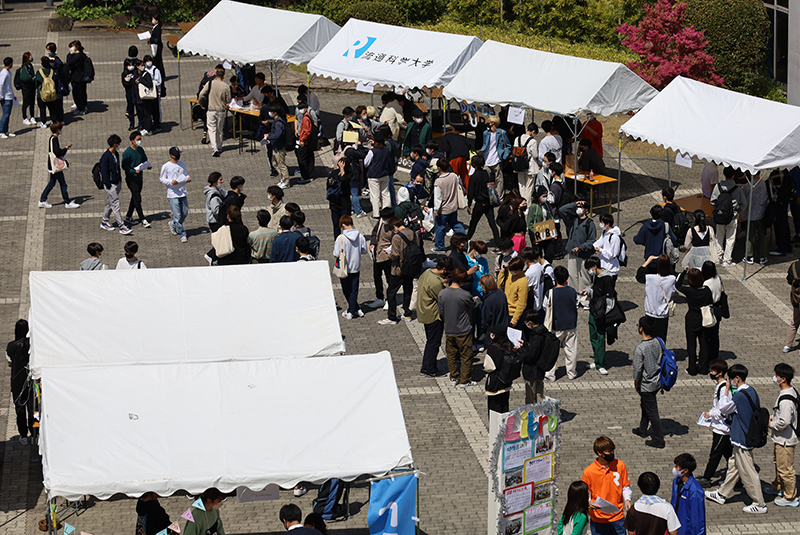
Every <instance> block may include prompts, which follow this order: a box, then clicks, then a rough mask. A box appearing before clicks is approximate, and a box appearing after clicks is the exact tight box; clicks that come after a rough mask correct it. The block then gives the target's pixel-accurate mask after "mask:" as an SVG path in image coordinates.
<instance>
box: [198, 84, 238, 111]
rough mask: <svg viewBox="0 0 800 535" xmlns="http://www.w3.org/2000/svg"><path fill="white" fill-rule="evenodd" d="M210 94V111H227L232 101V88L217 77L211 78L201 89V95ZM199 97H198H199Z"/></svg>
mask: <svg viewBox="0 0 800 535" xmlns="http://www.w3.org/2000/svg"><path fill="white" fill-rule="evenodd" d="M206 95H208V111H225V110H227V109H228V104H230V102H231V88H230V86H228V84H226V83H225V82H221V81H219V80H217V79H216V78H215V79H213V80H211V81H210V82H209V83H207V84H206V85H205V87H204V88H203V90H202V91H200V95H199V97H205V96H206ZM199 97H198V98H199Z"/></svg>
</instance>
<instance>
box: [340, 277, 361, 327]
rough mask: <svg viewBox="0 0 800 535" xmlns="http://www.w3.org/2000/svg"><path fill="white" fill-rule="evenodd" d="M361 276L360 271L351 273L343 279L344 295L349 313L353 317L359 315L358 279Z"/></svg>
mask: <svg viewBox="0 0 800 535" xmlns="http://www.w3.org/2000/svg"><path fill="white" fill-rule="evenodd" d="M359 276H360V274H359V273H358V271H356V272H355V273H350V274H349V275H347V277H345V278H343V279H342V293H344V298H345V299H347V311H348V312H349V313H350V314H352V315H353V317H355V316H357V315H358V310H359V307H358V279H359Z"/></svg>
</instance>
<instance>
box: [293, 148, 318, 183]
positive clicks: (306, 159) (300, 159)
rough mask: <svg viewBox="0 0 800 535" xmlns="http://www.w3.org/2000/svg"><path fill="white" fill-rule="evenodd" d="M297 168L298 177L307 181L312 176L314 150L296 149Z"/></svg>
mask: <svg viewBox="0 0 800 535" xmlns="http://www.w3.org/2000/svg"><path fill="white" fill-rule="evenodd" d="M295 155H296V156H297V166H298V167H299V168H300V176H301V177H302V178H303V180H308V179H310V178H311V177H312V176H313V175H314V148H313V147H310V146H305V147H297V149H296V150H295Z"/></svg>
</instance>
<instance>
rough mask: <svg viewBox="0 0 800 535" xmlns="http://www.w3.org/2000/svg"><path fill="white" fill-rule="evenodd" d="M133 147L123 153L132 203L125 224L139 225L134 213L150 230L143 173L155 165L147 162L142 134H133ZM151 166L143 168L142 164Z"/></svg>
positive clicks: (124, 168) (123, 168) (126, 179)
mask: <svg viewBox="0 0 800 535" xmlns="http://www.w3.org/2000/svg"><path fill="white" fill-rule="evenodd" d="M130 139H131V145H130V147H128V148H127V149H125V152H123V153H122V170H123V171H124V172H125V183H126V184H127V185H128V189H129V190H130V192H131V203H130V205H128V213H127V214H126V215H125V224H127V225H128V226H132V225H135V224H136V223H138V221H137V220H135V219H133V211H134V210H136V213H137V214H138V215H139V221H141V222H142V226H143V227H144V228H150V223H149V222H148V221H147V219H145V217H144V212H143V211H142V185H143V184H144V181H143V180H142V171H143V170H144V169H152V168H153V164H151V163H150V162H148V161H147V154H145V152H144V149H143V148H142V134H141V133H140V132H138V131H134V132H131V135H130ZM144 163H147V164H149V165H148V166H147V167H145V168H142V167H141V166H142V164H144ZM137 168H138V169H137Z"/></svg>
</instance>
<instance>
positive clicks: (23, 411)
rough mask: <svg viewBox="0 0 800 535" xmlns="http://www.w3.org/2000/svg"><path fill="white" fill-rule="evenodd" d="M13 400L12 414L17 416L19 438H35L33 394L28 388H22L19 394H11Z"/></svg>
mask: <svg viewBox="0 0 800 535" xmlns="http://www.w3.org/2000/svg"><path fill="white" fill-rule="evenodd" d="M11 396H12V397H13V398H14V412H15V413H16V415H17V431H19V436H21V437H23V438H24V437H27V436H28V435H29V434H30V436H32V437H33V436H36V428H35V427H33V421H34V420H33V409H34V401H35V394H34V393H33V390H32V389H30V388H23V389H22V390H21V391H19V392H14V391H12V392H11Z"/></svg>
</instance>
